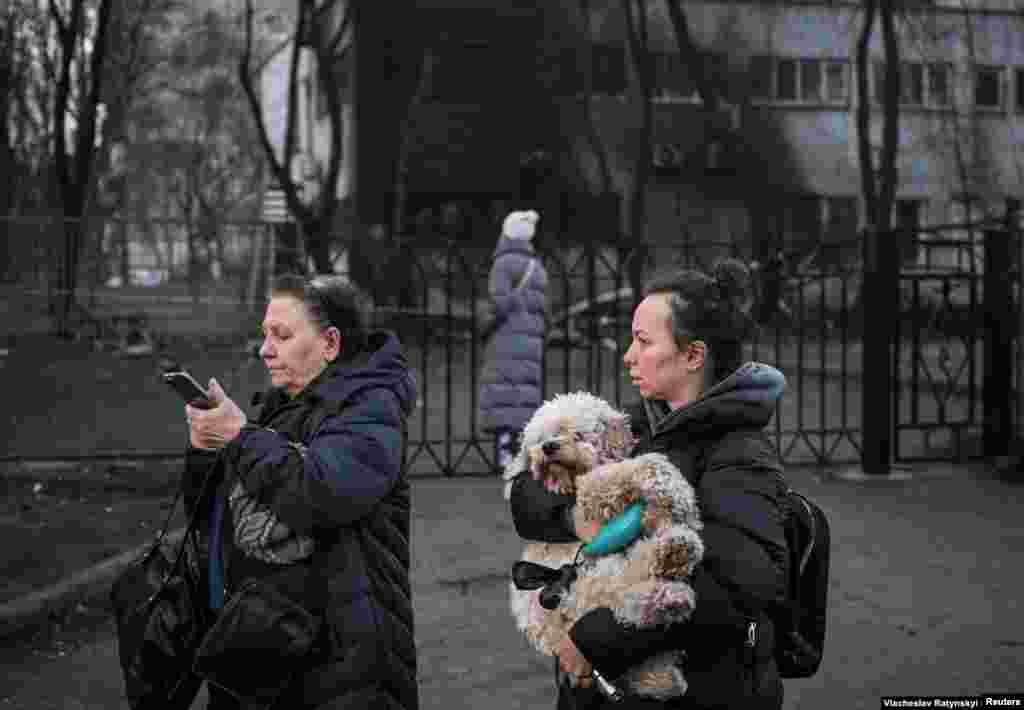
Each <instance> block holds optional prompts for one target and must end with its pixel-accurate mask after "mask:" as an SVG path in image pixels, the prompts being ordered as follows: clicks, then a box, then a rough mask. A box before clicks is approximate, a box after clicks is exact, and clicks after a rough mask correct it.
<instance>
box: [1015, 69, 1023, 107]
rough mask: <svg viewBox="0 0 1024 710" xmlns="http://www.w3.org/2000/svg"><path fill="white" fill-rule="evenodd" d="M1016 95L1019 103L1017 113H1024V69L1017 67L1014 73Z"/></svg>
mask: <svg viewBox="0 0 1024 710" xmlns="http://www.w3.org/2000/svg"><path fill="white" fill-rule="evenodd" d="M1013 78H1014V82H1013V84H1014V87H1013V89H1014V95H1015V96H1016V97H1017V98H1016V103H1017V111H1018V112H1024V68H1021V67H1017V68H1016V69H1014V71H1013Z"/></svg>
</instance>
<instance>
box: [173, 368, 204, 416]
mask: <svg viewBox="0 0 1024 710" xmlns="http://www.w3.org/2000/svg"><path fill="white" fill-rule="evenodd" d="M164 382H166V383H167V384H168V385H169V386H170V388H171V389H172V390H174V391H175V392H177V393H178V394H179V395H180V396H181V398H182V399H184V400H185V402H186V403H188V404H191V405H192V406H193V407H195V408H197V409H213V401H212V400H211V399H210V395H209V394H207V392H206V390H205V389H203V386H202V385H200V384H199V383H198V382H196V380H195V378H194V377H192V375H190V374H188V373H187V372H185V371H184V370H169V371H167V372H165V373H164Z"/></svg>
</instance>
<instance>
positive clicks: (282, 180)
mask: <svg viewBox="0 0 1024 710" xmlns="http://www.w3.org/2000/svg"><path fill="white" fill-rule="evenodd" d="M254 14H255V12H254V10H253V4H252V0H245V40H244V42H243V48H242V57H241V59H239V62H238V80H239V82H240V83H241V85H242V92H243V93H244V94H245V97H246V99H247V101H248V103H249V110H250V112H251V113H252V117H253V121H254V122H255V124H256V133H257V135H258V136H259V140H260V145H261V146H262V147H263V152H264V154H265V155H266V156H267V162H268V163H269V165H270V172H271V173H272V174H273V176H274V178H275V179H276V180H277V183H278V184H279V185H280V186H281V189H282V190H283V191H284V195H285V200H286V201H287V203H288V208H289V209H290V210H291V211H292V214H293V215H295V217H296V218H297V219H299V220H301V221H303V222H308V221H310V220H311V217H312V215H310V214H309V210H307V209H306V207H305V205H303V204H302V201H301V200H300V199H299V196H298V190H296V188H295V183H294V182H293V181H292V176H291V170H290V166H287V167H286V166H284V165H283V164H282V161H280V160H278V158H277V154H276V153H275V152H274V145H273V143H271V142H270V134H269V133H268V132H267V123H266V120H265V119H264V117H263V108H262V106H261V104H260V99H259V95H258V94H257V92H256V87H255V86H254V85H253V81H252V75H251V74H250V73H249V68H250V66H251V65H252V39H253V15H254Z"/></svg>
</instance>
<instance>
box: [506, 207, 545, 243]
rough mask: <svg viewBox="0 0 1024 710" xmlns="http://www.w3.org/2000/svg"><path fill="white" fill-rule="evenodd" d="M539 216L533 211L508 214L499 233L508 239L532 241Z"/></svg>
mask: <svg viewBox="0 0 1024 710" xmlns="http://www.w3.org/2000/svg"><path fill="white" fill-rule="evenodd" d="M539 219H540V215H539V214H537V213H536V212H535V211H534V210H526V211H525V212H509V214H508V217H506V218H505V221H504V222H503V223H502V225H501V233H502V234H504V235H505V236H506V237H508V238H509V239H533V234H534V232H535V231H536V229H537V220H539Z"/></svg>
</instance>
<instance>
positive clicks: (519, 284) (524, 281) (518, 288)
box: [516, 257, 537, 291]
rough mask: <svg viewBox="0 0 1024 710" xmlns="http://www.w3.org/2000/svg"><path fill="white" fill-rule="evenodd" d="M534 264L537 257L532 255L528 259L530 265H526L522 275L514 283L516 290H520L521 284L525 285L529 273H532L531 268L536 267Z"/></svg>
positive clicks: (528, 278) (521, 288)
mask: <svg viewBox="0 0 1024 710" xmlns="http://www.w3.org/2000/svg"><path fill="white" fill-rule="evenodd" d="M536 266H537V257H532V258H531V259H530V265H529V266H527V267H526V271H525V272H523V275H522V277H521V278H520V279H519V283H518V284H516V291H522V290H523V286H525V285H526V282H527V281H529V280H530V275H531V274H533V270H534V269H535V268H536Z"/></svg>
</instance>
